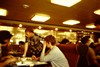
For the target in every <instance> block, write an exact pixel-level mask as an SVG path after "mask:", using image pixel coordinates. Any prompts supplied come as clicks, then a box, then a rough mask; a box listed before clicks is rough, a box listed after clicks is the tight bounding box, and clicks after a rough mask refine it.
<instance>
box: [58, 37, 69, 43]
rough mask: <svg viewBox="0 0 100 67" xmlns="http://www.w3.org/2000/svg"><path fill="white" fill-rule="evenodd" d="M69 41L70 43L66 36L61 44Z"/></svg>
mask: <svg viewBox="0 0 100 67" xmlns="http://www.w3.org/2000/svg"><path fill="white" fill-rule="evenodd" d="M68 43H69V40H68V39H66V38H64V39H63V40H62V41H61V42H60V44H68Z"/></svg>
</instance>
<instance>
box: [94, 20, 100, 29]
mask: <svg viewBox="0 0 100 67" xmlns="http://www.w3.org/2000/svg"><path fill="white" fill-rule="evenodd" d="M94 24H95V26H96V28H97V29H100V20H96V21H95V23H94Z"/></svg>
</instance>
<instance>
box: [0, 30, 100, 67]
mask: <svg viewBox="0 0 100 67" xmlns="http://www.w3.org/2000/svg"><path fill="white" fill-rule="evenodd" d="M25 36H26V40H25V42H19V44H23V45H24V53H23V55H22V57H32V59H34V60H39V61H45V62H50V63H51V66H52V67H70V65H69V63H68V60H67V58H65V56H64V54H63V53H62V52H61V50H60V49H59V48H58V47H57V46H56V45H57V42H56V38H55V37H54V36H53V35H48V36H46V37H45V38H44V39H43V41H44V42H43V43H41V41H40V37H39V36H38V35H37V34H36V33H35V32H34V31H33V29H32V28H26V30H25ZM11 37H12V34H11V33H10V32H9V31H6V30H1V31H0V66H1V67H5V66H6V65H7V64H9V63H12V62H16V61H17V59H16V57H14V56H12V55H7V47H8V46H9V45H10V44H11V43H10V39H11ZM69 43H70V42H69V40H68V39H63V40H62V41H61V42H60V44H69ZM91 43H93V42H92V41H91V37H90V36H85V37H82V38H81V42H80V43H78V49H79V50H80V51H79V54H80V58H79V62H78V66H77V67H100V63H98V61H97V59H100V56H98V52H100V51H97V50H95V49H94V48H92V47H91V46H90V45H91ZM93 44H94V43H93ZM99 44H100V39H98V45H99ZM83 45H85V49H84V48H83ZM80 48H83V50H84V52H83V53H82V52H81V51H82V49H80ZM96 51H97V53H96Z"/></svg>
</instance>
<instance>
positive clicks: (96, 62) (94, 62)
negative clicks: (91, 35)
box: [89, 48, 100, 67]
mask: <svg viewBox="0 0 100 67" xmlns="http://www.w3.org/2000/svg"><path fill="white" fill-rule="evenodd" d="M89 55H90V57H91V59H92V61H93V64H95V65H97V66H99V67H100V64H99V63H98V61H97V56H96V55H95V52H94V50H93V49H92V48H89Z"/></svg>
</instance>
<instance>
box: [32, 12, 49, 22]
mask: <svg viewBox="0 0 100 67" xmlns="http://www.w3.org/2000/svg"><path fill="white" fill-rule="evenodd" d="M49 19H50V16H49V15H46V14H40V13H37V14H35V16H34V17H33V18H32V19H31V20H33V21H39V22H45V21H47V20H49Z"/></svg>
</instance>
